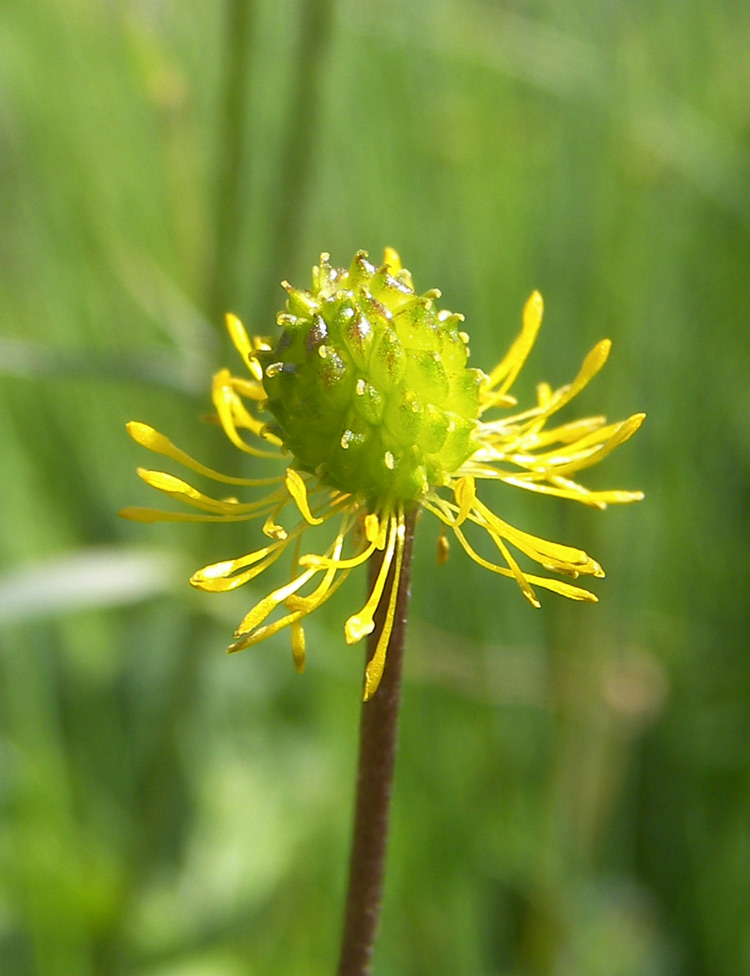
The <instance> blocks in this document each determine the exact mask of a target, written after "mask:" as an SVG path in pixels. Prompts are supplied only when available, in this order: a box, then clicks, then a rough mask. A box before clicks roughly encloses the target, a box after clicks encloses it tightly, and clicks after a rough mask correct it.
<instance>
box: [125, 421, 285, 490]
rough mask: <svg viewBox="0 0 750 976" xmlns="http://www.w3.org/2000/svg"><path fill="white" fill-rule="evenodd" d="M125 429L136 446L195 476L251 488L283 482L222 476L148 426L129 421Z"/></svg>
mask: <svg viewBox="0 0 750 976" xmlns="http://www.w3.org/2000/svg"><path fill="white" fill-rule="evenodd" d="M126 427H127V431H128V433H129V434H130V436H131V437H132V438H133V440H134V441H135V442H136V444H140V445H141V446H142V447H147V448H148V449H149V450H150V451H153V452H154V453H155V454H163V455H164V456H165V457H168V458H170V460H172V461H177V463H178V464H181V465H183V467H185V468H189V469H190V470H191V471H195V473H196V474H202V475H203V476H204V477H206V478H212V479H213V480H214V481H221V482H223V483H224V484H227V485H247V486H248V487H252V488H256V487H259V486H262V485H274V484H279V483H280V482H281V481H283V478H282V477H281V476H278V477H275V478H235V477H232V476H231V475H228V474H222V473H221V472H220V471H215V470H214V469H213V468H209V467H207V466H206V465H205V464H201V463H200V461H196V460H195V459H194V458H192V457H190V455H189V454H186V453H185V451H181V450H180V448H179V447H177V446H176V445H175V444H173V443H172V441H170V440H169V439H168V438H167V437H165V436H164V434H160V433H159V431H158V430H154V428H153V427H150V426H149V425H148V424H144V423H141V422H140V421H138V420H131V421H130V423H129V424H127V425H126Z"/></svg>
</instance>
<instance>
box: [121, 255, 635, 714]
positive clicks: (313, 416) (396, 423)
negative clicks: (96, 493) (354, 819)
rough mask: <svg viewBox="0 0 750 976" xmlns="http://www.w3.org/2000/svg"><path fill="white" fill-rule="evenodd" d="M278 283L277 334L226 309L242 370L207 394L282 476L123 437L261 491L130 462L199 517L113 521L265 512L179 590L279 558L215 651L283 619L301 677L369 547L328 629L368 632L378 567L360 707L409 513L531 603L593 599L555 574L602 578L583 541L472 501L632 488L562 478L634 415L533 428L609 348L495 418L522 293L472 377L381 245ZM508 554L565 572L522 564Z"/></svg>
mask: <svg viewBox="0 0 750 976" xmlns="http://www.w3.org/2000/svg"><path fill="white" fill-rule="evenodd" d="M283 286H284V288H285V289H286V291H287V293H288V298H287V303H286V311H285V312H282V313H281V314H279V316H278V324H279V325H280V326H281V328H282V331H281V334H280V336H279V337H278V338H277V339H276V341H273V340H271V339H261V338H257V337H253V338H251V337H250V336H248V334H247V333H246V331H245V329H244V328H243V326H242V324H241V323H240V321H239V319H238V318H236V316H234V315H228V316H227V327H228V329H229V333H230V335H231V338H232V341H233V342H234V345H235V347H236V348H237V351H238V352H239V354H240V356H241V357H242V359H243V361H244V363H245V366H246V368H247V371H248V375H246V376H235V375H233V374H232V373H230V372H229V370H227V369H222V370H220V371H219V372H218V373H217V374H216V375H215V376H214V380H213V403H214V406H215V408H216V413H217V414H218V420H219V422H220V423H221V426H222V427H223V429H224V432H225V433H226V435H227V437H228V438H229V439H230V441H231V442H232V443H233V444H234V445H235V446H236V447H237V448H238V449H239V450H240V451H243V452H244V453H246V454H250V455H252V456H253V457H255V458H261V459H267V460H268V461H269V462H272V463H276V464H280V465H281V470H279V471H277V472H276V473H275V474H271V476H269V477H265V478H252V479H251V478H241V477H235V476H230V475H227V474H223V473H220V472H218V471H214V470H213V469H211V468H208V467H206V466H205V465H203V464H201V463H200V462H198V461H196V460H194V459H193V458H192V457H190V456H189V455H187V454H185V453H184V452H183V451H181V450H180V449H179V448H178V447H176V446H175V445H174V444H172V443H171V441H169V440H168V439H167V438H166V437H164V436H163V435H162V434H160V433H158V432H157V431H156V430H154V429H153V428H152V427H150V426H148V425H147V424H143V423H138V422H133V423H130V424H129V425H128V430H129V432H130V435H131V437H133V439H134V440H135V441H137V442H138V443H139V444H141V445H143V446H144V447H147V448H149V449H150V450H152V451H154V452H156V453H158V454H162V455H164V456H166V457H168V458H170V459H171V460H173V461H176V462H178V463H179V464H181V465H183V466H184V467H185V468H188V469H189V470H191V471H192V472H194V473H195V474H198V475H201V476H203V477H205V478H209V479H212V480H214V481H217V482H219V483H222V484H225V485H231V486H237V487H243V488H245V487H247V488H255V489H258V488H259V489H264V490H265V493H261V495H262V497H260V498H257V499H256V500H253V501H240V500H239V499H237V498H235V497H229V498H215V497H212V496H210V495H206V494H203V493H202V492H200V491H198V490H197V489H196V488H194V487H193V486H192V485H190V484H189V483H187V482H186V481H183V480H182V479H180V478H177V477H175V476H174V475H171V474H167V473H165V472H163V471H152V470H144V469H140V470H139V474H140V476H141V477H142V478H143V480H144V481H146V482H147V484H149V485H152V486H153V487H154V488H158V489H159V490H160V491H162V492H164V493H165V494H167V495H170V496H171V497H172V498H174V499H176V500H177V501H179V502H182V503H184V504H186V505H188V506H190V507H191V508H193V509H195V510H197V511H195V512H179V513H177V512H163V511H158V510H155V509H151V508H126V509H124V510H123V511H122V512H121V513H120V514H121V515H123V516H124V517H126V518H130V519H135V520H138V521H143V522H153V521H206V522H242V521H247V520H251V519H263V520H264V521H263V526H262V532H263V534H264V535H265V537H266V542H265V544H264V545H263V546H261V547H260V548H258V549H255V550H254V551H253V552H250V553H248V554H246V555H241V556H238V557H237V558H234V559H228V560H224V561H222V562H218V563H213V564H212V565H210V566H205V567H204V568H203V569H200V570H198V571H197V572H196V573H195V574H194V575H193V577H192V578H191V580H190V582H191V583H192V584H193V586H195V587H197V588H198V589H201V590H205V591H208V592H222V591H226V590H233V589H236V588H237V587H238V586H242V585H243V584H245V583H248V582H250V581H251V580H254V579H256V578H257V577H259V576H260V575H261V574H262V573H264V572H265V571H266V569H268V568H269V567H270V566H271V565H273V563H275V562H276V561H277V560H278V559H279V558H280V557H281V556H282V555H283V554H284V553H286V552H287V550H289V551H290V553H291V578H290V580H289V582H287V583H285V584H284V585H283V586H280V587H278V588H276V589H274V590H272V591H271V592H270V593H269V594H268V595H267V596H265V597H263V599H261V600H260V601H259V602H258V603H256V604H255V606H254V607H253V608H252V609H251V610H250V611H249V613H248V614H247V615H246V616H245V618H244V619H243V620H242V621H241V623H240V625H239V627H238V628H237V630H236V632H235V635H234V643H232V644H231V645H230V647H229V650H230V651H240V650H243V649H244V648H247V647H250V646H252V645H254V644H257V643H258V642H259V641H262V640H264V639H265V638H267V637H270V636H271V635H273V634H276V633H277V632H278V631H280V630H282V629H283V628H285V627H288V628H289V630H290V634H291V644H292V652H293V656H294V661H295V664H296V667H297V669H298V670H299V671H302V670H303V668H304V664H305V636H304V630H303V626H302V622H303V620H304V618H305V617H306V616H308V614H310V613H312V612H313V611H314V610H316V609H317V608H318V607H320V606H321V605H322V604H323V603H325V601H326V600H328V599H329V598H330V597H331V596H332V595H333V593H334V592H335V591H336V590H337V589H338V588H339V586H340V585H341V584H342V583H343V582H344V580H345V579H346V577H347V576H348V575H349V573H350V572H351V571H352V570H353V569H356V568H357V567H358V566H361V565H363V564H364V563H366V562H367V560H368V559H369V558H370V557H371V556H372V555H373V554H374V553H375V552H376V550H378V551H379V552H381V553H383V557H382V563H381V566H380V570H379V572H378V574H377V576H376V578H375V582H374V585H373V587H372V590H371V592H370V593H369V595H368V597H367V600H366V602H365V604H364V606H363V607H362V608H361V609H360V610H359V611H358V612H357V613H355V614H353V615H352V616H350V617H349V619H348V620H347V621H346V624H345V627H344V633H345V637H346V641H347V643H349V644H353V643H355V642H356V641H359V640H361V639H362V638H363V637H365V636H366V635H368V634H370V633H371V632H372V631H373V630H374V628H375V623H374V614H375V611H376V609H377V607H378V604H379V603H380V601H381V598H383V593H384V591H385V588H386V580H387V578H388V574H389V571H390V570H391V569H393V573H394V581H395V582H394V584H393V585H392V586H391V589H390V595H389V596H388V597H387V606H386V608H385V611H386V612H385V617H384V625H383V627H382V630H381V633H380V636H379V640H378V643H377V646H376V649H375V653H374V655H373V657H372V659H371V660H370V662H369V665H368V667H367V671H366V677H365V699H367V698H369V697H371V696H372V694H373V693H374V692H375V691H376V689H377V686H378V683H379V681H380V677H381V675H382V672H383V667H384V664H385V657H386V651H387V648H388V641H389V638H390V634H391V631H392V628H393V621H394V615H395V603H396V592H397V589H398V587H397V582H398V579H399V576H400V571H401V563H402V555H403V550H404V538H405V523H406V517H407V514H408V513H409V512H410V510H412V509H413V508H414V507H415V506H419V507H421V508H422V509H425V510H426V511H428V512H430V513H431V514H433V515H435V516H436V517H437V519H438V520H439V521H440V523H441V534H440V539H439V543H438V559H439V561H440V562H444V561H445V559H446V558H447V553H448V540H447V537H446V533H445V530H446V528H447V529H449V530H450V531H451V532H452V533H453V534H454V536H455V537H456V539H457V540H458V543H459V544H460V546H461V547H462V548H463V549H464V550H465V551H466V552H467V553H468V555H469V556H470V557H471V558H472V559H473V560H474V561H475V562H477V563H478V564H479V565H480V566H483V567H484V568H486V569H489V570H490V571H491V572H493V573H497V574H499V575H501V576H507V577H510V578H511V579H515V581H516V582H517V584H518V586H519V587H520V589H521V591H522V593H523V595H524V596H525V597H526V599H527V600H528V601H529V603H531V604H532V605H533V606H535V607H538V606H539V605H540V604H539V600H538V597H537V595H536V590H537V589H546V590H551V591H552V592H554V593H558V594H560V595H562V596H565V597H569V598H570V599H573V600H588V601H596V596H595V595H594V594H593V593H591V592H590V591H589V590H587V589H584V588H583V587H581V586H578V585H576V584H574V583H572V582H569V580H571V579H577V578H578V577H580V576H587V575H588V576H603V575H604V573H603V571H602V569H601V567H600V566H599V564H598V563H597V562H595V561H594V560H593V559H592V558H591V557H590V556H589V555H588V554H587V553H585V552H584V551H583V550H581V549H576V548H574V547H572V546H569V545H563V544H561V543H557V542H550V541H548V540H546V539H541V538H538V537H536V536H533V535H529V534H528V533H527V532H523V531H521V530H520V529H517V528H514V527H513V526H512V525H509V524H508V523H507V522H505V521H504V520H503V519H501V518H500V517H499V516H498V515H496V514H495V513H494V512H493V511H492V510H491V509H490V508H488V507H487V505H486V504H484V502H482V501H481V500H480V498H479V497H478V494H477V482H478V481H481V480H485V479H486V480H491V481H502V482H504V483H506V484H509V485H515V486H516V487H518V488H524V489H526V490H527V491H533V492H538V493H541V494H547V495H557V496H559V497H561V498H568V499H572V500H574V501H578V502H582V503H583V504H585V505H590V506H593V507H596V508H605V507H606V506H607V505H608V504H610V503H623V502H632V501H637V500H639V499H640V498H642V497H643V496H642V493H641V492H635V491H589V490H588V489H586V488H584V487H583V486H582V485H580V484H579V483H578V482H577V481H576V480H574V476H577V474H578V472H579V471H581V470H583V469H584V468H588V467H590V466H591V465H593V464H596V463H598V462H599V461H601V460H602V459H603V458H604V457H605V456H606V455H607V454H609V452H610V451H612V450H613V449H614V448H615V447H617V446H618V445H619V444H622V443H623V442H624V441H626V440H627V439H628V438H629V437H631V436H632V434H634V433H635V431H636V430H637V429H638V427H639V426H640V425H641V422H642V421H643V417H644V415H643V414H635V415H634V416H632V417H630V418H629V419H627V420H625V421H622V422H620V423H614V424H608V423H607V422H606V420H605V418H604V417H600V416H597V417H588V418H585V419H583V420H577V421H572V422H568V423H563V424H561V425H559V426H553V427H548V423H549V421H550V420H551V419H552V418H553V417H554V416H555V415H556V414H557V413H558V411H560V410H561V409H562V408H563V407H565V406H566V405H567V404H568V403H570V401H571V400H572V399H573V398H574V397H575V396H577V394H578V393H580V391H581V390H582V389H583V388H584V387H585V386H586V384H587V383H588V382H589V381H590V380H591V379H592V377H594V376H595V375H596V373H598V372H599V370H600V369H601V367H602V366H603V365H604V363H605V361H606V359H607V355H608V353H609V349H610V343H609V341H608V340H603V341H602V342H599V343H598V344H597V345H596V346H595V347H594V348H593V350H592V351H591V352H590V353H589V354H588V356H587V357H586V358H585V360H584V362H583V365H582V367H581V370H580V372H579V373H578V376H577V377H576V378H575V379H574V380H573V382H572V383H571V384H569V385H568V386H563V387H561V388H560V389H557V390H553V389H551V387H550V386H548V385H547V384H544V383H543V384H541V385H540V386H539V387H538V391H537V402H536V404H535V405H534V406H532V407H530V408H529V409H527V410H524V411H522V412H520V413H515V414H511V415H505V414H503V413H500V415H499V416H498V415H497V414H498V411H507V410H508V408H510V407H514V406H515V405H516V400H515V399H514V397H513V396H511V394H510V389H511V386H512V384H513V382H514V381H515V379H516V377H517V376H518V374H519V372H520V370H521V367H522V366H523V364H524V362H525V360H526V358H527V356H528V354H529V352H530V350H531V348H532V346H533V344H534V341H535V339H536V336H537V333H538V331H539V327H540V325H541V321H542V298H541V296H540V295H539V294H538V292H534V294H532V296H531V297H530V298H529V300H528V302H527V303H526V306H525V308H524V311H523V328H522V330H521V332H520V334H519V336H518V337H517V339H516V340H515V342H514V343H513V345H512V346H511V348H510V350H509V352H508V353H507V355H506V356H505V358H504V359H503V360H502V362H500V363H499V364H498V365H497V366H496V367H495V368H494V369H493V370H492V372H491V373H489V375H488V374H485V373H483V372H482V371H481V370H478V369H473V368H470V367H468V366H467V360H468V355H469V350H468V336H467V335H466V333H465V332H463V331H461V328H460V326H461V323H462V322H463V316H461V315H457V314H452V313H450V312H447V311H439V310H438V308H437V306H436V301H437V299H438V298H439V297H440V292H439V291H437V290H436V289H434V290H432V291H428V292H425V293H424V294H422V295H418V294H417V293H416V292H415V290H414V286H413V283H412V278H411V275H410V273H409V272H408V271H407V270H406V269H405V268H403V267H402V266H401V261H400V259H399V256H398V254H396V252H395V251H393V250H392V249H390V248H389V249H387V250H386V253H385V260H384V263H383V265H382V266H381V267H379V268H376V267H374V266H373V265H372V264H370V263H369V261H368V260H367V254H366V252H364V251H360V252H359V253H358V254H357V255H356V256H355V258H354V261H353V262H352V264H351V267H350V268H349V269H348V270H344V269H340V268H334V267H332V266H331V264H330V263H329V256H328V255H327V254H322V255H321V258H320V264H319V266H318V267H315V268H314V269H313V286H312V289H311V290H310V291H304V290H301V289H297V288H293V287H292V286H291V285H289V284H288V283H286V282H284V283H283ZM263 415H265V416H263ZM329 522H332V523H333V526H334V527H333V528H332V529H331V531H330V532H329V535H328V537H327V540H326V545H325V546H324V548H323V549H322V551H317V552H307V551H303V544H304V541H305V539H306V537H307V533H308V531H309V530H311V529H312V528H313V527H314V526H320V525H323V524H324V523H329ZM478 530H482V531H481V532H479V531H478ZM470 533H473V534H474V535H477V536H481V535H483V536H484V538H485V539H486V540H488V542H489V543H490V544H491V546H490V548H491V549H492V551H494V552H496V554H497V553H499V557H500V561H498V562H495V561H493V560H492V559H489V558H486V557H485V556H484V555H481V554H480V553H479V552H478V551H477V549H476V548H475V543H474V542H473V541H470V538H469V535H470ZM513 551H516V552H519V553H522V554H523V555H524V556H525V557H528V558H529V559H530V560H533V561H534V562H536V563H538V564H539V565H540V566H541V567H542V569H543V570H546V571H548V572H553V573H557V574H559V575H562V576H565V577H568V579H567V580H561V579H557V578H554V577H549V576H544V575H541V576H540V575H535V574H532V573H529V572H528V571H527V570H526V569H522V568H521V566H520V565H519V563H518V562H517V560H516V556H515V555H514V554H513ZM495 558H497V555H496V557H495Z"/></svg>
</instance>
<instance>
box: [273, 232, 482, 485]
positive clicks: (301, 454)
mask: <svg viewBox="0 0 750 976" xmlns="http://www.w3.org/2000/svg"><path fill="white" fill-rule="evenodd" d="M366 257H367V256H366V254H365V253H364V252H363V251H360V252H359V253H358V254H357V255H356V257H355V259H354V261H353V262H352V265H351V267H350V268H349V270H348V271H344V270H343V269H340V268H332V267H331V266H330V264H329V263H328V256H327V255H325V254H324V255H321V260H320V266H319V267H318V268H315V269H314V271H313V289H312V291H310V292H307V291H301V290H297V289H292V288H290V287H288V289H287V290H288V291H289V299H288V301H287V312H286V313H282V314H281V315H280V316H279V324H280V325H282V326H283V332H282V334H281V337H280V338H279V341H278V342H277V344H276V347H275V348H274V349H273V350H271V351H269V352H264V353H262V354H261V356H260V357H259V358H260V359H261V363H262V365H263V367H264V386H265V389H266V393H267V395H268V408H269V409H270V411H271V412H272V413H273V415H274V417H275V418H276V420H277V422H278V427H274V430H275V431H276V432H277V433H278V434H279V436H280V437H281V438H282V439H283V441H284V445H285V447H286V448H287V449H288V450H289V451H290V452H291V453H292V454H293V455H294V456H295V458H296V460H297V463H298V465H299V466H300V467H301V468H303V469H304V470H307V471H310V472H314V473H315V474H317V475H319V477H320V478H321V479H322V480H323V481H324V482H325V483H326V484H329V485H331V486H332V487H333V488H337V489H338V490H339V491H343V492H348V493H351V494H361V495H364V496H365V497H366V498H367V499H368V500H370V501H373V502H374V501H379V502H382V501H384V500H390V501H401V502H406V501H417V500H418V499H419V498H420V497H421V496H422V495H424V494H425V492H427V491H428V490H429V488H430V487H431V486H436V485H441V484H443V483H444V481H445V476H446V474H450V473H453V472H455V471H456V469H457V468H458V467H459V466H460V465H461V464H462V463H463V462H464V461H466V460H467V458H469V457H470V456H471V454H472V453H473V452H474V449H475V444H474V441H473V432H474V429H475V427H476V421H477V417H478V412H479V386H480V383H481V382H482V379H483V378H484V374H483V373H482V372H481V371H480V370H476V369H469V368H467V366H466V360H467V350H466V343H465V338H466V337H465V336H464V335H463V333H460V332H459V329H458V326H459V323H460V322H461V316H458V315H451V314H450V313H448V312H439V311H438V310H437V309H436V308H435V302H434V299H435V297H437V293H429V292H428V293H427V294H426V295H423V296H418V295H417V294H416V293H415V291H414V288H413V286H412V283H411V276H410V275H409V272H408V271H406V270H395V271H394V270H392V269H391V268H390V267H389V266H387V265H384V266H383V267H381V268H379V269H378V268H375V267H373V265H371V264H370V263H369V262H368V261H367V260H366Z"/></svg>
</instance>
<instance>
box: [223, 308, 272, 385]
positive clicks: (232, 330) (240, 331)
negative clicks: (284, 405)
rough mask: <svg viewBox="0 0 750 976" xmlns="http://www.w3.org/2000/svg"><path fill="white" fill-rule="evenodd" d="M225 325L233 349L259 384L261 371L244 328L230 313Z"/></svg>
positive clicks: (261, 375) (261, 377)
mask: <svg viewBox="0 0 750 976" xmlns="http://www.w3.org/2000/svg"><path fill="white" fill-rule="evenodd" d="M226 323H227V330H228V332H229V336H230V338H231V340H232V342H233V343H234V347H235V349H236V350H237V352H238V353H239V354H240V356H242V358H243V360H244V361H245V365H246V366H247V368H248V369H249V370H250V372H251V374H252V375H253V376H254V377H255V379H256V380H257V381H258V382H259V383H260V382H261V381H262V380H263V370H262V368H261V365H260V363H259V362H258V360H257V359H256V357H255V350H254V349H253V346H252V343H251V342H250V339H249V337H248V334H247V332H246V331H245V327H244V325H243V324H242V322H240V320H239V319H238V318H237V316H236V315H232V313H231V312H227V314H226Z"/></svg>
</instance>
